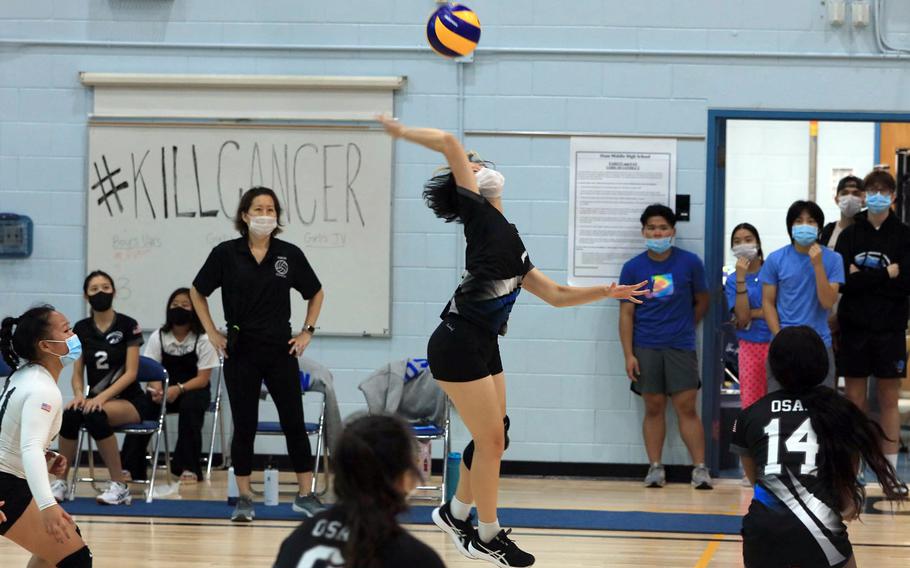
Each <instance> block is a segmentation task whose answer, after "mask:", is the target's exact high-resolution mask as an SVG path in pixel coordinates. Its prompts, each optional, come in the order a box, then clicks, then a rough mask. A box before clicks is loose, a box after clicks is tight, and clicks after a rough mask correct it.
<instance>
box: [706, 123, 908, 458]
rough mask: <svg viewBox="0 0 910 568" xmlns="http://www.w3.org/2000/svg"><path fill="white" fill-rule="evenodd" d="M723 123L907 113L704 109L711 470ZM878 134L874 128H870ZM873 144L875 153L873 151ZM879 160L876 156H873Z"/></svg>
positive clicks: (716, 440) (718, 360)
mask: <svg viewBox="0 0 910 568" xmlns="http://www.w3.org/2000/svg"><path fill="white" fill-rule="evenodd" d="M728 120H801V121H805V120H818V121H832V122H838V121H839V122H875V123H881V122H910V113H905V112H904V113H902V112H819V111H778V110H739V109H715V110H709V111H708V139H707V147H706V154H707V169H706V170H705V172H706V174H707V175H706V176H705V177H706V180H707V188H706V193H705V203H706V205H705V271H706V276H707V278H708V289H709V291H710V292H711V303H710V306H709V308H708V314H707V315H706V316H705V319H704V328H703V333H704V336H703V347H702V377H704V389H703V391H702V421H703V423H704V425H705V433H706V434H707V436H708V445H707V448H706V449H707V455H706V459H707V463H708V466H709V467H710V468H711V471H713V472H715V473H716V472H717V471H718V468H719V466H720V458H721V455H720V451H721V449H720V385H721V382H722V381H723V372H724V367H723V361H722V355H723V352H722V349H723V346H722V345H721V336H720V326H721V324H722V323H723V320H724V318H725V317H726V314H724V313H722V312H723V305H724V304H723V287H722V286H721V281H722V278H723V265H724V247H725V246H726V240H727V237H726V235H725V234H724V216H725V211H726V202H725V196H726V193H725V192H726V182H725V175H726V169H725V165H726V163H725V162H726V159H725V156H724V154H725V147H726V143H727V121H728ZM876 132H878V130H876ZM877 149H878V142H876V154H877V153H878V150H877ZM876 159H880V158H876Z"/></svg>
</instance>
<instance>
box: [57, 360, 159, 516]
mask: <svg viewBox="0 0 910 568" xmlns="http://www.w3.org/2000/svg"><path fill="white" fill-rule="evenodd" d="M136 380H137V381H139V382H141V383H148V382H158V381H160V382H162V383H164V385H163V388H162V390H163V391H164V392H167V387H168V374H167V370H165V368H164V367H163V366H162V365H161V363H159V362H158V361H155V360H154V359H150V358H148V357H139V371H138V373H137V375H136ZM166 418H167V397H161V407H160V409H159V412H158V418H157V419H156V420H143V421H142V422H137V423H136V424H124V425H122V426H118V427H116V428H114V432H115V433H119V434H151V435H154V436H155V450H154V451H153V453H152V476H151V479H149V480H135V481H130V483H141V484H145V485H148V486H149V488H148V495H147V496H146V498H145V502H146V503H151V502H152V501H153V500H154V494H155V480H156V478H157V477H158V457H159V455H160V450H161V438H162V436H163V437H164V466H165V469H166V471H167V473H166V475H167V481H168V483H170V480H171V452H170V450H169V449H168V440H167V420H166ZM87 433H88V432H87V430H86V429H85V427H82V428H80V429H79V440H78V441H77V442H76V460H75V463H74V464H73V474H72V475H73V477H72V479H71V480H70V487H69V498H70V501H72V500H73V499H75V498H76V484H77V483H80V482H88V483H92V484H94V483H95V481H96V480H95V468H94V459H93V457H92V439H91V436H87V435H86V434H87ZM85 438H88V455H89V473H90V476H89V477H79V466H80V461H81V458H82V441H83V440H84V439H85Z"/></svg>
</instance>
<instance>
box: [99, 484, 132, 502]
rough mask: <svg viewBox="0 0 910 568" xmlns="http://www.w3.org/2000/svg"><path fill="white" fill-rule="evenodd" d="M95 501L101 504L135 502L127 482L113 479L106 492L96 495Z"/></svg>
mask: <svg viewBox="0 0 910 568" xmlns="http://www.w3.org/2000/svg"><path fill="white" fill-rule="evenodd" d="M95 501H97V502H98V504H99V505H129V504H130V503H132V502H133V496H132V495H130V489H129V487H127V486H126V484H125V483H120V482H118V481H111V482H110V483H108V484H107V489H105V490H104V493H102V494H101V495H99V496H97V497H95Z"/></svg>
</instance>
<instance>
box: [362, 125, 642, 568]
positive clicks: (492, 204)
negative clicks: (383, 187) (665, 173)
mask: <svg viewBox="0 0 910 568" xmlns="http://www.w3.org/2000/svg"><path fill="white" fill-rule="evenodd" d="M378 120H379V121H380V122H381V123H382V125H383V126H384V127H385V129H386V132H387V133H388V134H389V135H390V136H392V137H393V138H402V139H404V140H407V141H408V142H413V143H415V144H420V145H421V146H424V147H426V148H429V149H430V150H435V151H437V152H440V153H442V154H443V155H444V156H445V158H446V161H447V162H448V169H447V170H444V171H443V172H442V173H439V174H437V175H435V176H434V177H433V178H431V179H430V180H429V181H428V182H427V184H426V186H425V189H424V192H423V196H424V199H425V200H426V202H427V205H428V206H429V207H430V209H432V210H433V213H435V214H436V216H437V217H439V218H441V219H444V220H445V221H446V222H451V221H455V222H457V223H461V224H463V225H464V234H465V239H466V240H467V250H466V253H465V256H466V263H465V264H466V270H465V273H464V276H463V277H462V281H461V284H459V286H458V287H457V288H456V290H455V294H454V295H453V297H452V299H451V300H449V302H448V304H446V307H445V309H444V310H443V312H442V314H441V317H442V320H443V321H442V323H441V324H440V325H439V327H438V328H436V331H435V332H434V333H433V336H432V337H431V338H430V341H429V345H428V346H427V356H428V358H429V361H430V370H431V371H432V372H433V376H434V377H435V378H436V380H437V381H439V385H440V387H441V388H442V390H443V391H445V393H446V394H447V395H448V396H449V398H450V399H451V400H452V402H453V403H454V404H455V408H456V409H457V410H458V413H459V414H460V415H461V417H462V419H463V420H464V422H465V425H466V426H467V427H468V430H470V432H471V436H472V437H473V440H472V441H471V443H470V444H468V447H467V448H465V451H464V460H463V463H462V465H461V476H460V478H459V483H458V491H457V493H456V495H455V497H454V498H453V499H452V500H451V501H449V502H448V503H446V504H444V505H443V506H441V507H439V508H437V509H436V510H434V511H433V521H434V522H435V523H436V525H437V526H439V528H441V529H442V530H443V531H445V532H446V533H447V534H448V535H449V536H450V537H451V538H452V541H453V542H454V543H455V546H456V548H457V549H458V551H459V552H461V553H462V554H463V555H465V556H467V557H468V558H479V559H481V560H486V561H487V562H490V563H492V564H496V565H497V566H531V565H532V564H534V557H533V556H532V555H530V554H528V553H527V552H525V551H523V550H521V549H520V548H518V546H517V545H516V544H515V542H514V541H512V539H510V538H509V533H510V532H511V531H510V530H509V531H507V530H502V529H501V528H500V526H499V520H498V518H497V514H496V508H497V497H498V495H497V494H498V489H499V466H500V461H501V458H502V453H503V451H504V450H505V449H506V448H507V447H508V443H509V442H508V429H509V418H508V416H506V396H505V393H506V385H505V375H504V373H503V370H502V362H501V360H500V356H499V344H498V337H497V336H498V335H505V333H506V322H507V321H508V319H509V313H510V312H511V311H512V306H513V304H514V303H515V300H516V298H517V297H518V293H519V291H520V290H521V288H527V290H528V291H529V292H531V293H532V294H534V295H535V296H537V297H539V298H540V299H542V300H543V301H545V302H547V303H548V304H550V305H552V306H557V307H566V306H579V305H582V304H588V303H591V302H596V301H598V300H602V299H604V298H614V299H617V300H631V301H633V302H636V303H641V301H640V300H638V299H637V297H638V296H642V295H645V294H647V290H644V289H643V287H644V286H645V284H647V282H642V283H640V284H637V285H633V286H617V285H616V284H611V285H610V286H592V287H585V288H580V287H572V286H562V285H559V284H557V283H555V282H554V281H553V280H551V279H550V278H548V277H547V276H545V275H544V274H543V273H542V272H540V271H539V270H537V269H536V268H534V265H533V264H531V260H530V259H529V258H528V253H527V251H526V250H525V247H524V244H522V242H521V237H520V236H519V234H518V230H517V229H516V227H515V225H512V224H510V223H509V221H508V219H506V218H505V216H504V215H503V212H502V198H501V196H502V188H503V185H504V183H505V179H504V178H503V176H502V174H500V173H499V172H497V171H495V170H493V169H491V168H489V167H486V165H485V164H484V163H477V162H471V161H469V159H468V156H467V155H466V153H465V151H464V149H463V148H462V146H461V144H460V143H459V142H458V139H457V138H456V137H455V136H453V135H452V134H449V133H447V132H443V131H441V130H436V129H433V128H407V127H405V126H404V125H402V124H400V123H399V122H397V121H395V120H392V119H390V118H387V117H379V118H378ZM475 501H476V503H477V513H478V517H479V519H478V520H479V522H478V527H477V529H476V530H475V529H474V526H473V524H472V522H471V517H472V515H471V509H472V507H473V503H474V502H475Z"/></svg>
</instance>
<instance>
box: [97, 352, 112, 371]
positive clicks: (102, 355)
mask: <svg viewBox="0 0 910 568" xmlns="http://www.w3.org/2000/svg"><path fill="white" fill-rule="evenodd" d="M95 368H96V369H98V370H99V371H108V370H110V368H111V366H110V365H109V364H108V362H107V351H96V352H95Z"/></svg>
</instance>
